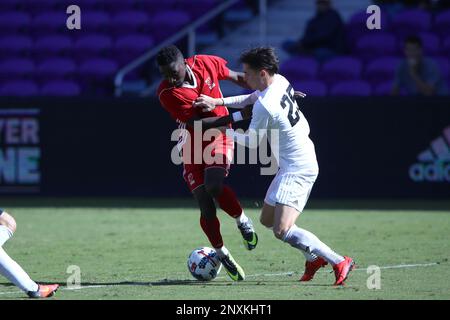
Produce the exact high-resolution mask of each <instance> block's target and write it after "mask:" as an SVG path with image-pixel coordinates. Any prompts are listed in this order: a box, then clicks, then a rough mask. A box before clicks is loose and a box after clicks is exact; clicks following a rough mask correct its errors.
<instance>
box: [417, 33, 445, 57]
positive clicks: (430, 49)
mask: <svg viewBox="0 0 450 320" xmlns="http://www.w3.org/2000/svg"><path fill="white" fill-rule="evenodd" d="M419 37H420V39H421V40H422V46H423V51H424V53H425V54H426V55H436V54H439V52H440V39H439V37H438V36H437V35H435V34H434V33H431V32H422V33H420V34H419Z"/></svg>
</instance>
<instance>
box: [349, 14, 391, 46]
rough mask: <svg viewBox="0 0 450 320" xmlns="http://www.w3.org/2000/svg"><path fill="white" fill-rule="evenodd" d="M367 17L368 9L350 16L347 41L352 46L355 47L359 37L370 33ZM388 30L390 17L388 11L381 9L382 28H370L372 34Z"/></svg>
mask: <svg viewBox="0 0 450 320" xmlns="http://www.w3.org/2000/svg"><path fill="white" fill-rule="evenodd" d="M367 17H368V14H367V13H366V10H362V11H359V12H357V13H355V14H353V15H352V16H351V17H350V19H349V21H348V23H347V25H346V34H347V41H348V44H349V45H350V47H353V45H354V44H355V43H356V41H357V39H358V38H360V37H362V36H363V35H366V34H368V33H369V30H368V29H367ZM386 30H389V17H388V15H387V13H385V12H384V11H381V30H377V29H375V30H370V34H378V33H384V32H386Z"/></svg>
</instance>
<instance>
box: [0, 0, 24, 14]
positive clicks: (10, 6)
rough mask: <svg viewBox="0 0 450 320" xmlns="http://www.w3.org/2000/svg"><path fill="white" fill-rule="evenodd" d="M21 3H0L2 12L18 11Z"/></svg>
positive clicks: (5, 1) (8, 1)
mask: <svg viewBox="0 0 450 320" xmlns="http://www.w3.org/2000/svg"><path fill="white" fill-rule="evenodd" d="M19 6H20V3H19V2H18V1H17V0H2V1H0V12H5V11H16V10H18V9H19Z"/></svg>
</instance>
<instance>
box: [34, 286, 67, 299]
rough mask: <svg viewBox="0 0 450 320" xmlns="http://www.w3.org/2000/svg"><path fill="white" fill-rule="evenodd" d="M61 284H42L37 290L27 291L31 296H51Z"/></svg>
mask: <svg viewBox="0 0 450 320" xmlns="http://www.w3.org/2000/svg"><path fill="white" fill-rule="evenodd" d="M58 288H59V284H40V285H39V288H38V290H37V291H29V292H27V294H28V296H29V297H30V298H49V297H51V296H53V295H54V294H55V292H56V290H58Z"/></svg>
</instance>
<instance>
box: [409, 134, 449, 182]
mask: <svg viewBox="0 0 450 320" xmlns="http://www.w3.org/2000/svg"><path fill="white" fill-rule="evenodd" d="M417 160H418V161H419V162H418V163H415V164H413V165H412V166H411V167H410V168H409V177H410V178H411V179H412V180H413V181H415V182H423V181H428V182H450V126H448V127H447V128H445V129H444V132H443V135H442V136H441V137H439V138H437V139H435V140H433V141H432V142H431V148H429V149H427V150H425V151H423V152H421V153H420V154H419V155H418V156H417Z"/></svg>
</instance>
